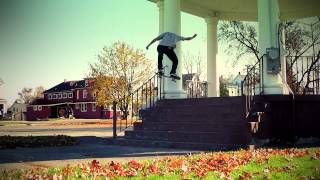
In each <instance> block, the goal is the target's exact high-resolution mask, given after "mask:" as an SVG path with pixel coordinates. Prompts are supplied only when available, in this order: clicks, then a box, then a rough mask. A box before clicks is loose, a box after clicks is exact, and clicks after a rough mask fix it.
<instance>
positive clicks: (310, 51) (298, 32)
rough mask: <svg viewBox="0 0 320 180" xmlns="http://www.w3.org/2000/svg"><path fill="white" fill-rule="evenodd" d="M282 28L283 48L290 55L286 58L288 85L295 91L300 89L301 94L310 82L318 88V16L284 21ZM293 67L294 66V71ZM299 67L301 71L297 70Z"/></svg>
mask: <svg viewBox="0 0 320 180" xmlns="http://www.w3.org/2000/svg"><path fill="white" fill-rule="evenodd" d="M283 28H284V29H285V48H286V52H287V56H288V57H290V58H289V59H287V81H288V83H289V86H290V87H291V88H292V89H293V90H295V91H296V93H301V92H300V91H301V89H302V93H303V94H305V93H306V91H308V89H309V88H310V84H311V83H314V82H315V83H316V86H317V88H319V67H320V64H319V54H320V48H319V47H320V17H314V18H311V19H309V22H304V21H293V22H286V23H284V24H283ZM281 43H282V44H283V42H281ZM304 55H309V56H310V55H312V58H311V59H305V58H304V57H303V56H304ZM310 60H311V61H310ZM303 61H307V62H303ZM294 68H296V70H295V71H294ZM299 68H300V69H301V70H300V71H301V72H299V71H298V69H299ZM313 88H315V87H313Z"/></svg>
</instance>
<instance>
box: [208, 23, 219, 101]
mask: <svg viewBox="0 0 320 180" xmlns="http://www.w3.org/2000/svg"><path fill="white" fill-rule="evenodd" d="M206 23H207V81H208V96H209V97H218V96H219V78H218V74H217V53H218V41H217V25H218V18H217V17H208V18H206Z"/></svg>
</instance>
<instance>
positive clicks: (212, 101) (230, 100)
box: [157, 97, 245, 107]
mask: <svg viewBox="0 0 320 180" xmlns="http://www.w3.org/2000/svg"><path fill="white" fill-rule="evenodd" d="M244 102H245V99H244V97H210V98H198V99H164V100H160V101H158V102H157V107H171V106H173V107H176V105H179V106H196V105H197V106H200V105H225V104H226V105H227V104H244Z"/></svg>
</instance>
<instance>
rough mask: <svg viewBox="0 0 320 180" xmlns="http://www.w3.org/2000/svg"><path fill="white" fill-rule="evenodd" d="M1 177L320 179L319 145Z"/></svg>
mask: <svg viewBox="0 0 320 180" xmlns="http://www.w3.org/2000/svg"><path fill="white" fill-rule="evenodd" d="M0 179H88V180H89V179H118V180H123V179H132V180H138V179H152V180H160V179H210V180H211V179H241V180H244V179H320V148H307V149H258V150H254V151H248V150H240V151H233V152H213V153H201V154H195V155H185V156H174V157H163V158H156V159H152V160H145V161H135V160H131V161H128V162H126V163H118V162H113V161H112V162H98V161H96V160H93V161H92V162H89V163H87V164H78V165H76V166H66V167H61V168H59V167H56V168H48V169H32V170H27V171H21V170H12V171H2V172H1V175H0Z"/></svg>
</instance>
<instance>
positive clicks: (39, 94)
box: [34, 86, 45, 98]
mask: <svg viewBox="0 0 320 180" xmlns="http://www.w3.org/2000/svg"><path fill="white" fill-rule="evenodd" d="M44 91H45V89H44V87H43V86H38V87H36V88H35V91H34V97H35V98H43V92H44Z"/></svg>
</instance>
